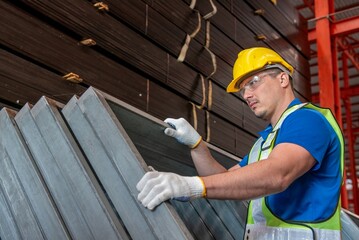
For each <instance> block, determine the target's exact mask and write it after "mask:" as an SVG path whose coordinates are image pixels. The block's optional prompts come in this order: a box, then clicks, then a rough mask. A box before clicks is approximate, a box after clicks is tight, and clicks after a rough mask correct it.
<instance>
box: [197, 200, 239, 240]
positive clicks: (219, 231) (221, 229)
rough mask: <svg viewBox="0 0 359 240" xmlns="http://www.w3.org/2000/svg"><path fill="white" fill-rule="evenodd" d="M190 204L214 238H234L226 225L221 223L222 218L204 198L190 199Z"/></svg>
mask: <svg viewBox="0 0 359 240" xmlns="http://www.w3.org/2000/svg"><path fill="white" fill-rule="evenodd" d="M191 204H192V205H193V207H194V208H195V209H196V211H197V212H198V214H199V216H200V217H201V218H202V219H203V221H204V222H205V224H206V225H207V227H208V229H209V231H210V232H211V233H212V234H213V236H214V237H215V239H234V237H233V236H232V234H231V233H230V232H229V231H228V229H227V227H226V226H225V225H224V224H223V221H222V219H220V218H219V216H218V215H217V214H216V213H215V212H214V211H213V208H212V207H211V205H210V204H209V203H208V202H207V200H206V199H197V200H196V201H192V202H191Z"/></svg>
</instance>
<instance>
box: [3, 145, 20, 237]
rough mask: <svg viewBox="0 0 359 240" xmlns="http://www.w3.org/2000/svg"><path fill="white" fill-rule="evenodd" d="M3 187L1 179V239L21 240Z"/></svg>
mask: <svg viewBox="0 0 359 240" xmlns="http://www.w3.org/2000/svg"><path fill="white" fill-rule="evenodd" d="M0 148H2V147H0ZM1 151H2V150H0V152H1ZM0 155H2V153H0ZM2 185H3V183H2V180H1V179H0V237H1V239H4V240H15V239H21V237H20V233H19V229H18V227H17V225H16V222H15V219H14V217H13V215H12V214H11V209H10V206H9V203H8V201H6V197H5V195H4V190H3V188H2Z"/></svg>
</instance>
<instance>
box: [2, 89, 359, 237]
mask: <svg viewBox="0 0 359 240" xmlns="http://www.w3.org/2000/svg"><path fill="white" fill-rule="evenodd" d="M164 128H165V125H164V123H163V122H162V121H159V120H158V119H155V118H153V117H152V116H150V115H147V114H146V113H143V112H141V111H139V110H137V109H135V108H133V107H131V106H129V105H127V104H125V103H123V102H121V101H119V100H118V99H115V98H113V97H111V96H108V95H106V94H104V93H101V92H100V91H98V90H95V89H93V88H89V89H88V90H87V91H86V92H85V93H84V94H83V95H82V96H81V97H80V98H77V97H76V96H74V97H73V98H72V99H71V100H70V101H69V102H68V103H67V104H66V105H65V106H63V105H61V104H59V103H58V102H56V101H54V100H52V99H49V98H46V97H42V98H41V99H40V100H39V101H38V102H37V103H36V104H35V105H34V106H30V105H28V104H27V105H25V106H24V107H23V108H22V109H21V110H20V111H19V112H15V111H13V110H9V109H7V108H3V109H2V110H1V111H0V133H1V135H0V237H1V239H24V238H26V239H27V238H30V239H242V238H243V229H244V225H245V215H246V207H247V205H246V203H245V202H239V201H219V200H207V199H200V200H195V201H192V202H186V203H183V202H177V201H171V203H169V202H166V203H164V204H161V205H160V206H159V207H157V208H156V209H155V210H154V211H149V210H147V209H145V208H144V207H143V206H142V205H141V204H140V203H139V202H138V201H137V194H138V192H137V190H136V188H135V186H136V184H137V182H138V181H139V180H140V178H141V177H142V176H143V174H144V173H145V172H146V171H148V165H151V166H153V167H154V168H155V169H156V170H160V171H172V172H176V173H179V174H183V175H195V174H196V172H195V168H194V166H193V163H192V161H191V160H190V154H189V151H188V149H187V148H186V147H184V146H183V145H181V144H179V143H177V142H176V141H175V140H174V139H172V138H169V137H167V136H165V135H164V134H163V129H164ZM209 147H210V149H211V152H212V154H213V155H215V157H216V158H217V159H218V160H219V161H220V162H221V163H222V164H223V165H224V166H226V167H230V166H232V165H234V164H236V163H237V161H238V160H239V159H237V158H236V157H235V156H233V155H230V154H228V153H226V152H224V151H222V150H220V149H218V148H216V147H214V146H212V145H210V144H209ZM343 214H344V217H345V216H346V215H345V213H343ZM344 220H345V221H344V224H343V227H344V229H343V238H344V239H354V237H353V236H357V233H358V231H359V230H358V228H357V227H356V225H355V224H354V223H353V222H350V219H348V218H345V219H344ZM355 227H356V228H355ZM352 237H353V238H352Z"/></svg>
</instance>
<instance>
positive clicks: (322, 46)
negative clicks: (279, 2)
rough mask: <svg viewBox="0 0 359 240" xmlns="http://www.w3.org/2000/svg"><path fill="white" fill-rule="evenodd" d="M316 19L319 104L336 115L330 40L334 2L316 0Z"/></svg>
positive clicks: (331, 0) (330, 0)
mask: <svg viewBox="0 0 359 240" xmlns="http://www.w3.org/2000/svg"><path fill="white" fill-rule="evenodd" d="M314 6H315V18H316V19H317V21H316V26H315V28H316V33H317V50H318V52H317V56H318V78H319V102H320V105H321V106H322V107H327V108H330V109H331V110H332V112H333V113H335V107H334V98H333V96H334V83H333V63H332V53H331V39H330V37H331V36H330V21H329V18H328V17H327V16H329V14H330V13H331V12H330V8H331V6H333V0H315V2H314Z"/></svg>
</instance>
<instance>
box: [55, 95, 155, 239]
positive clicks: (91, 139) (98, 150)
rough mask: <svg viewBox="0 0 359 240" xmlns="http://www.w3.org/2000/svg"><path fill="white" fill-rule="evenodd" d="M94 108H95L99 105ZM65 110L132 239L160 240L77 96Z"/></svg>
mask: <svg viewBox="0 0 359 240" xmlns="http://www.w3.org/2000/svg"><path fill="white" fill-rule="evenodd" d="M93 107H94V108H96V106H93ZM62 113H63V115H64V117H65V119H66V121H67V123H68V124H69V126H70V127H71V129H72V131H73V133H74V135H75V136H76V139H77V141H78V142H79V143H80V145H81V146H82V149H83V151H84V152H85V154H86V155H87V156H88V159H89V161H90V163H91V165H92V167H93V169H94V170H95V172H96V174H97V176H98V178H99V179H100V181H101V183H102V185H103V186H104V188H105V189H106V192H107V194H108V196H109V198H110V199H111V201H112V203H113V205H114V207H115V209H116V210H117V212H118V214H119V216H120V218H121V220H122V221H123V223H124V225H125V226H126V228H127V231H128V232H129V234H130V236H131V238H132V239H143V237H144V236H146V239H149V240H150V239H157V238H156V236H155V235H154V231H153V230H152V229H151V226H150V225H149V223H148V222H147V220H146V217H145V216H144V215H143V213H142V212H141V209H140V207H139V205H138V203H137V199H136V198H135V197H134V196H133V194H132V193H131V191H130V190H129V188H128V186H127V185H126V181H124V179H123V178H122V176H121V174H119V172H118V171H117V170H116V167H115V166H114V165H113V163H112V160H111V156H109V154H108V153H107V152H106V149H105V147H104V146H103V144H102V142H101V141H100V139H98V137H97V135H96V132H95V131H94V129H93V128H92V126H91V125H90V124H89V122H88V121H87V119H86V118H85V115H84V114H83V113H82V111H81V109H80V107H79V106H78V105H77V98H76V97H73V98H72V99H71V100H70V101H69V102H68V103H67V104H66V106H65V107H64V108H63V109H62ZM138 226H141V227H138Z"/></svg>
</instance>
